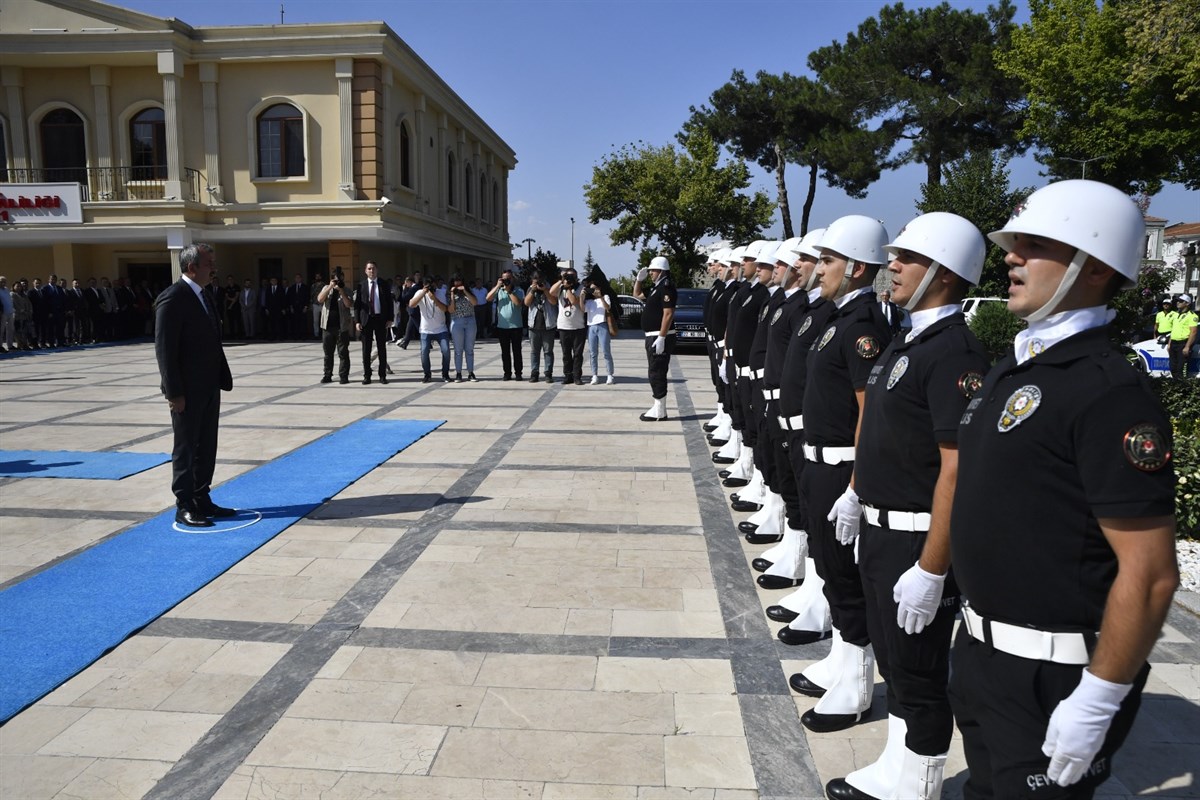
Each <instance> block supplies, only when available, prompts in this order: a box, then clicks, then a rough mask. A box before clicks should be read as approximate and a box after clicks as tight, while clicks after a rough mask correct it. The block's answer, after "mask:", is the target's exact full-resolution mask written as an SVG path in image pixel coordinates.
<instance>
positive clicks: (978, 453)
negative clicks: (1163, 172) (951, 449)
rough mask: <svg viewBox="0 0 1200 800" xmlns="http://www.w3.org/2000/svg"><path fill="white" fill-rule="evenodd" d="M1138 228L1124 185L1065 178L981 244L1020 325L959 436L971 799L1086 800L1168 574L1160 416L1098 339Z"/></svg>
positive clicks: (1166, 477) (955, 674) (1123, 729)
mask: <svg viewBox="0 0 1200 800" xmlns="http://www.w3.org/2000/svg"><path fill="white" fill-rule="evenodd" d="M1144 234H1145V225H1144V223H1143V221H1142V214H1141V212H1140V211H1139V210H1138V208H1137V206H1136V205H1135V204H1134V203H1133V201H1132V200H1130V199H1129V198H1128V197H1126V196H1125V195H1124V194H1123V193H1121V192H1120V191H1119V190H1117V189H1115V188H1113V187H1111V186H1108V185H1105V184H1102V183H1097V182H1094V181H1081V180H1071V181H1061V182H1059V183H1054V184H1051V185H1050V186H1047V187H1045V188H1043V189H1039V190H1038V191H1036V192H1034V193H1033V194H1032V195H1030V197H1029V199H1028V200H1026V201H1025V203H1024V204H1022V205H1020V206H1018V207H1017V209H1016V211H1015V212H1014V213H1013V217H1012V219H1010V220H1009V221H1008V223H1007V224H1006V225H1005V226H1004V228H1003V229H1001V230H999V231H996V232H994V233H992V234H990V235H989V238H990V239H991V240H992V241H993V242H995V243H996V244H998V245H1000V246H1001V247H1002V248H1004V249H1005V250H1006V251H1008V255H1007V257H1006V258H1005V262H1006V263H1007V264H1008V267H1009V273H1008V276H1009V282H1010V284H1009V289H1008V295H1009V297H1008V308H1009V310H1010V311H1012V312H1013V313H1014V314H1016V315H1017V316H1018V317H1021V318H1022V319H1024V320H1026V321H1027V322H1028V323H1029V327H1028V328H1027V329H1025V330H1024V331H1021V332H1020V333H1019V334H1017V338H1016V340H1015V342H1014V351H1013V352H1011V353H1010V354H1009V355H1007V356H1005V357H1004V358H1003V359H1001V360H1000V362H999V363H998V364H996V366H995V367H994V368H993V369H992V370H991V371H990V372H989V373H988V374H987V377H986V378H985V379H984V382H983V387H982V388H981V389H980V391H979V392H977V393H976V395H975V397H974V399H972V400H971V402H970V403H969V404H968V405H967V410H966V412H965V413H964V414H963V418H962V421H961V423H960V426H959V432H958V446H959V473H958V487H957V490H956V492H955V496H954V509H953V512H952V515H951V550H952V560H953V568H954V576H955V579H956V580H957V582H958V585H959V588H960V589H961V590H962V596H963V627H962V629H961V630H960V631H959V634H958V637H957V639H956V641H955V644H954V649H953V654H952V664H953V666H952V670H951V678H950V701H951V705H952V706H953V708H954V716H955V718H956V720H957V722H958V727H959V729H960V730H961V731H962V736H963V750H964V752H965V754H966V758H967V765H968V767H969V768H970V775H969V777H968V779H967V783H966V785H965V786H964V787H963V795H964V797H966V798H983V797H993V796H996V797H1016V796H1021V797H1056V798H1058V797H1072V798H1090V797H1092V794H1093V792H1094V790H1095V787H1096V786H1098V785H1099V784H1100V783H1102V782H1103V781H1104V780H1105V778H1106V777H1108V774H1109V772H1110V770H1111V767H1112V755H1113V753H1114V752H1115V751H1116V750H1117V748H1118V747H1119V746H1120V745H1121V743H1122V742H1123V741H1124V739H1125V736H1126V735H1127V734H1128V732H1129V729H1130V726H1131V725H1132V724H1133V719H1134V715H1135V714H1136V713H1137V708H1138V704H1139V698H1140V695H1141V692H1142V688H1143V686H1144V685H1145V683H1146V677H1147V675H1148V674H1149V671H1150V667H1149V665H1148V664H1147V663H1146V658H1147V656H1148V655H1149V653H1150V650H1151V648H1152V647H1153V646H1154V641H1155V639H1156V638H1157V637H1158V634H1159V631H1160V629H1161V627H1162V623H1163V619H1164V618H1165V617H1166V613H1167V609H1168V607H1169V606H1170V602H1171V596H1172V594H1173V593H1174V591H1175V587H1176V585H1177V584H1178V581H1179V575H1178V569H1177V567H1176V563H1175V519H1174V509H1175V502H1174V500H1175V475H1174V469H1173V467H1172V465H1171V441H1170V430H1171V426H1170V421H1169V420H1168V419H1167V415H1166V414H1165V413H1164V412H1163V409H1162V407H1161V405H1160V404H1159V403H1158V401H1157V400H1156V399H1155V398H1154V396H1153V394H1152V393H1151V391H1150V388H1149V386H1148V384H1147V381H1146V380H1145V379H1144V378H1143V377H1142V376H1141V375H1139V374H1138V373H1137V371H1136V370H1134V369H1133V368H1132V367H1130V365H1129V364H1128V363H1127V362H1126V361H1125V359H1124V358H1123V357H1122V356H1121V354H1120V353H1119V352H1118V351H1117V350H1116V349H1115V348H1114V347H1113V346H1112V344H1111V343H1110V342H1109V338H1108V331H1107V330H1106V328H1107V323H1108V322H1110V321H1111V320H1112V319H1113V317H1114V312H1112V311H1111V310H1109V309H1108V308H1107V307H1106V306H1107V304H1108V303H1109V302H1110V301H1111V300H1112V299H1113V297H1114V296H1115V295H1116V294H1117V292H1118V291H1120V290H1121V289H1122V288H1126V287H1129V286H1132V285H1133V284H1134V281H1135V280H1136V278H1137V274H1138V267H1139V265H1140V261H1141V256H1142V253H1143V246H1144V244H1143V236H1144ZM1059 787H1070V788H1069V789H1068V790H1067V791H1063V790H1062V789H1061V788H1059Z"/></svg>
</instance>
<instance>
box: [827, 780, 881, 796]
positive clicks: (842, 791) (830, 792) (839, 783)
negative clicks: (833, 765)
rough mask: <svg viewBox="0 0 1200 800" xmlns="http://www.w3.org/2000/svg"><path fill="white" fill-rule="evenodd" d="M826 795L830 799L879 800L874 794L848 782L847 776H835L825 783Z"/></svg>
mask: <svg viewBox="0 0 1200 800" xmlns="http://www.w3.org/2000/svg"><path fill="white" fill-rule="evenodd" d="M825 796H826V797H827V798H829V800H879V798H877V797H875V796H874V795H869V794H867V793H866V792H860V791H859V790H858V789H855V788H854V787H853V786H851V785H850V784H848V783H846V779H845V778H834V779H833V780H831V781H830V782H829V783H827V784H825Z"/></svg>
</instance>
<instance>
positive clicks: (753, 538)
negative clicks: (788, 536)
mask: <svg viewBox="0 0 1200 800" xmlns="http://www.w3.org/2000/svg"><path fill="white" fill-rule="evenodd" d="M782 541H783V534H782V533H754V532H753V531H751V532H750V533H747V534H746V544H775V543H776V542H782Z"/></svg>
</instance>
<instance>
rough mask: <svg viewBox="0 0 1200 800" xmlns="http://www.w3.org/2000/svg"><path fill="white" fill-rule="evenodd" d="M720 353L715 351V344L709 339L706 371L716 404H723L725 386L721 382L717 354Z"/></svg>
mask: <svg viewBox="0 0 1200 800" xmlns="http://www.w3.org/2000/svg"><path fill="white" fill-rule="evenodd" d="M720 352H721V351H720V350H718V349H717V343H716V342H714V341H713V340H712V339H711V338H710V339H709V340H708V371H709V372H710V373H711V374H712V385H713V389H714V390H715V391H716V393H717V402H718V403H724V402H725V384H724V382H722V380H721V374H720V363H721V361H720V359H719V358H718V354H719V353H720Z"/></svg>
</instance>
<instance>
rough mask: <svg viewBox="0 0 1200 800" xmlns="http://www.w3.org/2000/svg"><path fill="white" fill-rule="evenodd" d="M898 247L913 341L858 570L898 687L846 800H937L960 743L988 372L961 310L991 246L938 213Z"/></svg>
mask: <svg viewBox="0 0 1200 800" xmlns="http://www.w3.org/2000/svg"><path fill="white" fill-rule="evenodd" d="M886 249H887V252H888V255H889V256H891V261H890V263H889V264H888V272H889V273H891V280H892V293H891V294H892V297H893V298H894V299H895V301H896V303H898V304H899V306H900V307H903V308H904V310H905V311H907V312H909V313H910V314H911V319H912V330H911V331H910V332H909V333H908V334H907V335H905V336H900V337H897V338H894V339H892V342H891V344H890V345H888V348H887V349H886V350H885V351H884V352H883V355H882V356H880V358H879V361H878V363H877V364H876V365H875V367H874V369H872V370H871V376H870V377H869V378H868V379H867V391H866V396H865V401H866V402H865V405H864V407H863V412H862V429H861V431H860V433H859V437H858V447H857V451H856V452H855V459H854V477H853V480H852V483H853V485H854V489H855V491H856V492H857V493H858V496H859V498H860V500H861V502H862V507H863V512H864V516H865V517H866V521H865V524H864V525H863V526H862V530H861V532H860V535H859V539H858V546H859V558H858V566H859V572H860V573H861V575H862V584H863V594H864V596H865V598H866V602H867V629H868V631H869V632H870V635H871V645H872V648H873V649H874V652H875V659H876V662H877V664H878V666H879V673H880V675H882V676H883V679H884V681H885V682H886V684H887V703H888V738H887V743H886V744H885V746H884V748H883V753H882V755H880V757H879V758H878V759H877V760H876V761H875V762H874V763H872V764H869V765H868V766H866V767H863V768H862V769H859V770H855V771H854V772H851V773H850V774H849V775H847V776H846V777H845V778H836V779H834V780H833V781H831V782H830V783H829V784H828V786H826V789H825V792H826V794H827V795H828V796H829V797H830V798H833V800H885V799H888V800H890V798H906V800H910V799H911V800H938V799H939V798H941V796H942V776H943V772H944V770H945V766H946V753H947V751H948V750H949V749H950V738H951V736H952V735H953V733H954V718H953V716H952V715H951V713H950V700H949V697H948V696H947V694H946V684H947V681H948V680H949V670H950V658H949V656H950V634H951V631H952V630H953V628H954V617H955V615H956V614H957V612H958V590H957V588H956V587H955V584H954V579H953V577H947V571H948V570H949V568H950V506H951V502H952V500H953V497H954V484H955V476H956V475H957V470H958V451H957V446H956V444H955V442H956V439H957V433H958V421H959V419H961V418H962V414H963V411H964V410H965V409H966V405H967V402H968V401H969V400H970V399H971V397H972V396H973V395H974V393H975V391H976V390H977V389H978V388H979V385H980V384H981V383H982V382H983V374H984V373H985V372H986V371H987V368H988V366H989V365H988V360H987V356H986V354H985V353H984V350H983V346H982V345H980V343H979V340H978V339H976V338H975V335H974V334H972V333H971V329H970V328H968V327H967V321H966V319H965V318H964V317H963V313H962V299H963V297H965V296H966V293H967V289H968V288H969V287H970V286H972V285H975V284H977V283H979V275H980V273H981V272H982V271H983V259H984V255H985V253H986V249H987V248H986V245H985V243H984V240H983V234H981V233H980V232H979V230H978V229H977V228H976V227H975V226H974V225H972V224H971V223H970V222H968V221H967V220H965V219H963V218H962V217H960V216H958V215H956V214H947V213H944V212H934V213H932V214H924V215H922V216H920V217H917V218H916V219H914V220H913V221H912V222H910V223H908V225H906V226H905V227H904V228H903V229H902V230H901V231H900V234H899V235H898V236H897V237H896V239H895V241H893V242H892V243H891V244H889V245H888V246H887V248H886ZM897 314H899V308H897ZM918 558H919V560H918ZM914 561H916V563H913V562H914Z"/></svg>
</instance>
